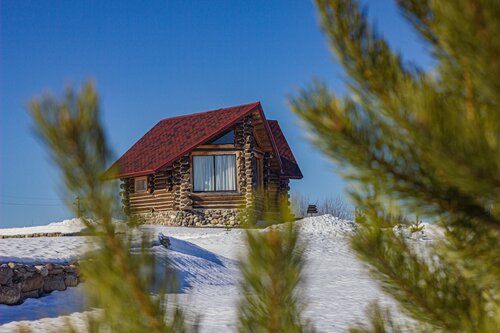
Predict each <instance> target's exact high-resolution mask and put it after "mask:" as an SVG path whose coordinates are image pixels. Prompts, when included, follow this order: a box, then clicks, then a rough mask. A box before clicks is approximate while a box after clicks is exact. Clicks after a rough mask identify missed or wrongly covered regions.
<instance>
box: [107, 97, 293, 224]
mask: <svg viewBox="0 0 500 333" xmlns="http://www.w3.org/2000/svg"><path fill="white" fill-rule="evenodd" d="M115 166H116V167H117V169H118V170H119V172H118V177H119V178H120V180H121V186H120V187H121V189H122V191H121V196H122V204H123V207H124V209H125V210H126V211H127V212H128V213H129V214H131V215H134V216H136V217H138V218H139V219H140V220H142V221H143V222H145V223H155V224H164V225H181V226H226V227H227V226H238V225H241V224H242V223H244V222H246V221H247V219H248V218H249V214H248V211H251V212H252V214H251V216H253V218H256V219H261V218H262V217H263V216H275V217H276V218H278V217H279V213H280V211H282V207H283V204H282V203H283V202H285V206H287V205H288V204H289V202H288V200H289V195H288V191H289V189H290V188H289V182H290V179H301V178H302V173H301V171H300V168H299V166H298V164H297V161H296V160H295V157H294V155H293V153H292V150H291V149H290V146H289V145H288V143H287V141H286V139H285V136H284V135H283V132H282V131H281V128H280V126H279V124H278V122H277V121H276V120H267V119H266V117H265V115H264V111H263V109H262V106H261V104H260V102H256V103H252V104H245V105H239V106H234V107H229V108H223V109H217V110H212V111H207V112H201V113H195V114H189V115H184V116H178V117H173V118H167V119H164V120H161V121H160V122H158V123H157V124H156V125H155V126H154V127H153V128H152V129H151V130H149V131H148V132H147V133H146V134H145V135H144V136H143V137H142V138H141V139H139V141H137V142H136V143H135V144H134V145H133V146H132V147H131V148H130V149H129V150H128V151H127V152H126V153H125V154H123V156H121V157H120V158H119V159H118V160H117V161H116V162H115Z"/></svg>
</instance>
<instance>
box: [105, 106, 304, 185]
mask: <svg viewBox="0 0 500 333" xmlns="http://www.w3.org/2000/svg"><path fill="white" fill-rule="evenodd" d="M252 112H259V113H260V115H261V117H262V119H263V121H264V124H265V125H266V126H265V128H266V131H267V132H268V134H269V137H270V139H271V143H272V146H273V149H274V151H275V152H276V154H277V155H278V161H279V162H280V167H282V168H283V165H282V163H281V160H280V155H281V154H280V153H279V150H278V147H277V145H276V143H275V141H274V133H272V131H271V128H270V126H269V123H268V122H267V120H266V118H265V116H264V113H263V110H262V106H261V104H260V102H255V103H251V104H244V105H239V106H233V107H229V108H223V109H217V110H212V111H206V112H201V113H194V114H189V115H185V116H178V117H172V118H167V119H163V120H161V121H160V122H158V123H157V124H156V125H155V126H154V127H153V128H152V129H150V130H149V131H148V132H147V133H146V134H144V136H143V137H142V138H140V139H139V140H138V141H137V142H136V143H135V144H134V145H133V146H132V147H131V148H130V149H129V150H128V151H127V152H125V154H123V155H122V156H121V157H120V158H119V159H118V160H117V161H116V162H115V163H114V165H113V166H116V165H118V166H119V175H118V176H119V177H120V178H127V177H136V176H141V175H146V174H151V173H154V172H156V171H158V170H160V169H162V168H163V167H165V166H168V165H170V164H172V163H173V162H174V161H175V160H177V159H178V158H180V157H181V156H183V155H185V154H187V153H189V152H190V151H192V150H193V149H195V148H196V147H197V146H199V145H201V144H203V143H205V142H207V141H208V140H210V139H212V138H214V137H216V136H217V135H219V134H221V133H223V132H224V131H225V130H227V129H228V128H230V127H231V126H232V125H234V124H235V123H236V122H237V121H238V120H240V119H241V118H243V117H245V116H246V115H248V114H250V113H252ZM278 129H279V126H278ZM279 133H281V130H279ZM278 136H279V134H278ZM281 136H282V137H283V133H281ZM283 139H284V137H283ZM284 142H285V145H286V147H288V144H287V143H286V140H285V141H284ZM285 151H286V149H285V150H284V152H285ZM288 151H289V152H290V154H291V151H290V147H288ZM287 156H289V155H287ZM291 156H292V159H293V154H292V155H291ZM293 161H295V159H293ZM295 164H296V162H295ZM297 168H298V166H297ZM299 173H300V170H299ZM282 176H283V177H286V175H284V174H283V175H282ZM289 178H295V177H289ZM300 178H302V174H300Z"/></svg>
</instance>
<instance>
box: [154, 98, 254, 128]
mask: <svg viewBox="0 0 500 333" xmlns="http://www.w3.org/2000/svg"><path fill="white" fill-rule="evenodd" d="M259 104H260V101H257V102H253V103H247V104H240V105H233V106H228V107H225V108H218V109H213V110H208V111H200V112H195V113H189V114H182V115H179V116H173V117H168V118H163V119H161V120H160V121H158V123H161V122H162V121H164V120H171V119H180V118H186V117H191V116H199V115H202V114H206V113H211V112H217V111H222V110H227V109H234V108H242V107H249V106H252V108H254V107H255V106H257V105H259Z"/></svg>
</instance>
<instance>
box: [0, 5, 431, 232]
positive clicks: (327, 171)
mask: <svg viewBox="0 0 500 333" xmlns="http://www.w3.org/2000/svg"><path fill="white" fill-rule="evenodd" d="M0 6H1V7H0V15H1V16H0V22H1V23H0V24H1V32H0V34H1V35H0V112H1V114H0V227H10V226H28V225H39V224H46V223H49V222H54V221H60V220H62V219H65V218H70V217H72V214H71V212H70V211H69V210H67V209H66V208H65V207H64V206H63V204H62V201H61V198H60V194H61V193H62V191H61V188H62V187H61V186H62V184H61V182H60V181H59V179H58V174H57V171H56V170H55V168H54V167H53V166H52V165H51V163H50V162H49V160H48V154H47V152H46V151H45V150H44V148H43V147H42V146H41V144H40V143H39V142H38V140H37V139H36V138H35V137H34V135H33V131H32V126H33V125H32V122H31V121H30V118H29V115H28V113H27V111H26V104H27V102H28V101H29V99H30V98H31V97H33V96H35V95H38V94H40V93H41V92H42V91H45V90H49V91H52V92H55V93H60V92H61V91H62V90H63V88H64V86H65V84H67V83H73V84H75V85H76V86H79V85H80V84H81V83H82V82H83V81H84V80H86V79H92V80H94V81H95V82H96V84H97V88H98V90H99V92H100V95H101V101H102V110H103V120H104V122H105V126H106V129H107V132H108V137H109V140H110V142H111V145H112V147H113V148H114V151H115V153H116V154H117V155H120V154H122V153H123V152H125V151H126V150H127V149H128V148H129V147H130V146H131V145H132V144H133V143H134V142H135V141H136V140H137V139H138V138H139V137H140V136H142V135H143V134H144V133H145V132H146V131H147V130H149V129H150V128H151V127H152V126H153V125H154V124H156V122H158V121H159V120H160V119H163V118H167V117H170V116H174V115H180V114H187V113H193V112H199V111H205V110H210V109H215V108H219V107H226V106H231V105H237V104H243V103H249V102H253V101H258V100H259V101H261V102H262V105H263V107H264V111H265V113H266V115H267V117H268V118H269V119H277V120H278V121H279V122H280V124H281V126H282V128H283V130H284V132H285V135H286V137H287V139H288V141H289V143H290V145H291V146H292V149H293V152H294V154H295V156H296V158H297V160H298V162H299V164H300V167H301V169H302V172H303V174H304V179H303V180H300V181H293V182H292V189H293V191H299V192H302V193H304V194H305V195H308V196H310V197H311V198H312V199H319V198H322V197H325V196H329V195H332V196H336V195H343V190H344V188H345V187H346V186H348V185H347V184H345V183H344V182H343V181H342V180H341V179H340V178H339V177H338V176H336V175H335V174H334V172H333V164H332V163H331V162H329V161H328V160H326V159H325V158H323V157H322V156H321V155H320V154H319V153H318V152H316V151H315V149H314V147H312V146H311V145H310V144H309V143H308V142H307V141H306V140H305V137H306V133H304V131H303V130H302V129H301V128H300V126H299V125H298V124H299V123H298V119H297V118H296V117H295V116H294V115H293V114H291V113H290V111H289V108H288V105H287V96H290V95H291V94H293V93H294V92H295V91H297V89H298V88H300V87H304V86H306V85H307V84H308V83H310V82H311V79H312V78H314V77H315V78H319V79H321V80H323V81H325V82H327V83H328V84H329V85H330V86H331V87H332V88H334V89H335V90H336V91H341V92H342V91H343V80H344V77H343V74H342V71H341V69H340V67H339V66H338V65H337V64H336V63H335V61H334V60H333V58H332V56H331V55H330V53H329V50H328V46H327V43H326V40H325V38H324V36H323V35H322V33H321V31H320V29H319V26H318V20H317V15H316V12H315V8H314V5H313V3H312V2H311V1H308V0H304V1H292V0H286V1H266V0H262V1H148V2H143V1H16V0H10V1H9V0H2V1H1V2H0ZM369 9H370V15H371V16H372V18H373V19H374V20H375V21H376V23H377V25H378V28H379V30H380V32H381V33H382V34H384V35H385V36H386V37H387V38H388V39H389V41H390V43H391V44H392V45H393V46H394V47H395V48H396V49H397V50H400V51H401V52H403V54H404V56H405V57H406V59H408V60H412V61H415V62H417V63H420V64H423V65H426V64H428V63H429V59H428V57H426V56H425V54H424V51H425V50H424V48H423V47H422V45H421V44H420V43H419V42H418V40H417V38H416V36H415V34H414V33H413V32H412V31H411V28H410V27H409V26H408V25H407V24H405V23H404V22H403V20H402V18H401V16H400V15H399V13H398V11H397V8H396V7H395V5H394V4H393V2H392V1H370V3H369Z"/></svg>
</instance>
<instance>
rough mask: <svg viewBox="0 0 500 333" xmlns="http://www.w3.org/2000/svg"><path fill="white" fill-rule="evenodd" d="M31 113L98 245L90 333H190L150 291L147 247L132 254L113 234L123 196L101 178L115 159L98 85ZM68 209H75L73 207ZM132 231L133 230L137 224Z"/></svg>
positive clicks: (88, 286)
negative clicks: (103, 123)
mask: <svg viewBox="0 0 500 333" xmlns="http://www.w3.org/2000/svg"><path fill="white" fill-rule="evenodd" d="M30 110H31V114H32V116H33V119H34V121H35V125H36V131H37V133H38V135H39V136H40V138H41V139H42V141H43V142H44V143H45V145H46V146H47V148H48V150H49V152H50V153H51V158H52V161H53V162H54V163H55V165H56V166H57V167H58V169H59V170H60V172H61V174H62V179H63V180H64V185H65V188H66V190H67V196H66V197H67V198H74V197H75V196H76V197H78V198H79V199H80V203H81V205H80V209H81V210H82V213H83V216H85V217H84V218H82V220H83V221H84V223H85V225H86V227H87V228H88V229H89V233H90V234H91V235H93V236H94V237H93V238H94V239H95V240H96V244H95V246H96V248H97V250H96V251H94V252H93V253H92V254H90V255H89V256H88V257H87V258H85V260H83V261H82V263H81V267H82V271H83V272H82V273H83V276H84V278H85V282H84V284H83V285H84V288H85V291H86V296H87V297H86V298H87V299H88V301H89V303H90V304H89V306H90V307H92V308H98V309H101V311H100V312H98V314H97V315H90V316H89V318H88V319H89V320H88V328H89V331H90V332H103V331H105V332H186V331H187V330H188V327H187V325H186V324H185V320H184V314H183V313H182V311H181V310H180V309H177V308H173V309H172V310H171V311H167V307H166V300H165V294H164V293H162V292H160V293H159V295H153V294H152V293H151V292H150V290H151V285H152V284H153V282H155V281H154V279H155V276H156V274H155V260H154V256H153V255H152V254H151V252H150V244H149V242H148V240H147V239H146V238H144V239H143V241H142V249H141V250H140V251H132V248H133V243H132V242H133V232H132V229H125V233H124V234H118V233H117V232H116V225H115V223H113V220H112V217H113V213H116V211H117V209H119V207H117V203H118V202H119V201H118V200H116V198H115V195H116V193H118V191H119V190H118V188H117V186H115V185H117V184H116V183H113V182H110V181H108V180H106V178H105V177H104V176H106V177H107V178H110V177H111V176H112V175H113V174H115V172H116V170H111V171H107V168H108V166H109V162H110V159H111V153H110V149H109V148H108V145H107V141H106V138H105V135H104V130H103V128H102V126H101V122H100V109H99V99H98V96H97V93H96V91H95V89H94V87H93V85H92V84H91V83H86V84H85V85H84V86H83V88H82V90H81V91H80V92H79V93H78V94H76V93H75V92H74V91H73V90H72V89H71V88H69V89H67V91H66V93H65V95H64V96H63V97H62V98H60V99H58V98H56V97H54V96H52V95H44V96H42V97H40V98H37V99H35V100H33V101H32V102H31V104H30ZM106 171H107V172H106ZM68 207H73V205H72V204H71V200H68ZM89 217H92V218H93V220H94V222H92V221H91V220H89V219H88V218H89ZM128 225H129V226H130V227H134V223H133V221H132V220H129V221H128ZM171 281H172V279H171V277H169V276H166V277H165V279H164V280H163V279H162V281H156V283H157V284H160V285H162V286H163V287H164V288H163V289H165V290H166V289H168V287H169V284H170V283H171ZM68 331H72V330H71V328H68Z"/></svg>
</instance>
